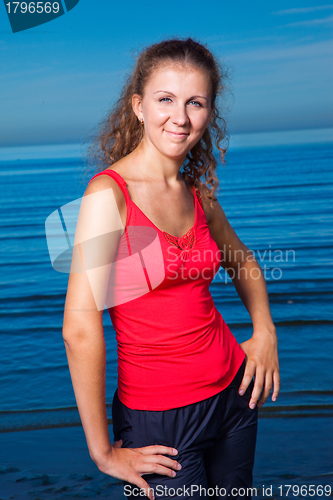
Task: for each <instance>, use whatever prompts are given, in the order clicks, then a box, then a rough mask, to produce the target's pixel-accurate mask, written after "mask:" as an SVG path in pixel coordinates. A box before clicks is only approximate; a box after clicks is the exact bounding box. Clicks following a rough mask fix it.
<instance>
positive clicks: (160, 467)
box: [145, 455, 182, 477]
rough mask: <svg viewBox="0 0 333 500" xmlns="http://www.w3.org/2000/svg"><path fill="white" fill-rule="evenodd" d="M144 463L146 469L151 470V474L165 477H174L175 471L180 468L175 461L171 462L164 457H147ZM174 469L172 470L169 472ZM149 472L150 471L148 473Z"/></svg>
mask: <svg viewBox="0 0 333 500" xmlns="http://www.w3.org/2000/svg"><path fill="white" fill-rule="evenodd" d="M145 463H146V464H147V467H148V468H149V467H150V468H151V469H153V471H152V472H155V473H157V474H165V475H167V476H172V477H173V476H175V475H176V473H175V471H178V470H180V469H181V468H182V466H181V464H180V463H179V462H177V460H172V459H171V458H167V457H165V456H164V455H148V456H147V457H146V458H145ZM171 469H174V470H171ZM148 472H150V469H149V471H148Z"/></svg>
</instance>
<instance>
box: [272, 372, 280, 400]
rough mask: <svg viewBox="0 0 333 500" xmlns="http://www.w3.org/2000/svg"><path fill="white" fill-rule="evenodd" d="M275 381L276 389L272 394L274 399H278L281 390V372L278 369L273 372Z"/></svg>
mask: <svg viewBox="0 0 333 500" xmlns="http://www.w3.org/2000/svg"><path fill="white" fill-rule="evenodd" d="M273 383H274V390H273V394H272V401H276V398H277V397H278V394H279V391H280V374H279V372H278V371H276V372H274V373H273Z"/></svg>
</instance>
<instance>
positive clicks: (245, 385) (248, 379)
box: [238, 362, 255, 396]
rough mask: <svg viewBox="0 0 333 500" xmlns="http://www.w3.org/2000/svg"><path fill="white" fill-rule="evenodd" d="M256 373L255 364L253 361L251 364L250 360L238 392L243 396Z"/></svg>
mask: <svg viewBox="0 0 333 500" xmlns="http://www.w3.org/2000/svg"><path fill="white" fill-rule="evenodd" d="M254 373H255V365H254V364H253V363H252V366H251V365H250V362H248V363H247V364H246V366H245V371H244V375H243V379H242V382H241V384H240V386H239V389H238V393H239V394H240V395H241V396H243V394H244V393H245V392H246V390H247V388H248V386H249V385H250V383H251V382H252V379H253V375H254Z"/></svg>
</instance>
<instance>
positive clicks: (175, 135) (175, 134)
mask: <svg viewBox="0 0 333 500" xmlns="http://www.w3.org/2000/svg"><path fill="white" fill-rule="evenodd" d="M165 132H167V133H168V134H170V135H171V136H172V137H186V136H187V135H189V134H185V133H184V132H172V131H170V130H165Z"/></svg>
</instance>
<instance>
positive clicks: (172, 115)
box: [132, 63, 213, 159]
mask: <svg viewBox="0 0 333 500" xmlns="http://www.w3.org/2000/svg"><path fill="white" fill-rule="evenodd" d="M132 103H133V110H134V112H135V114H136V116H137V117H138V118H139V120H141V118H143V120H144V141H147V142H148V143H149V145H150V146H153V147H154V148H155V149H156V150H157V151H158V152H159V153H160V154H162V155H164V156H166V157H168V158H173V159H183V158H184V159H185V157H186V154H187V153H188V152H189V151H190V150H191V149H192V148H193V146H194V145H195V144H196V143H197V142H198V141H199V140H200V138H201V137H202V135H203V133H204V132H205V130H206V128H207V126H208V124H209V121H210V119H211V116H212V113H213V108H212V106H211V89H210V82H209V80H208V78H207V77H206V76H205V74H204V72H203V71H201V70H200V69H197V68H194V67H193V66H190V65H185V66H184V65H180V64H175V63H168V64H166V63H164V64H162V65H160V66H159V67H158V68H157V70H155V71H154V72H153V73H152V75H151V76H150V77H149V79H148V81H147V83H146V85H145V88H144V95H143V97H140V96H138V95H137V94H135V95H134V96H133V101H132Z"/></svg>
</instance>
